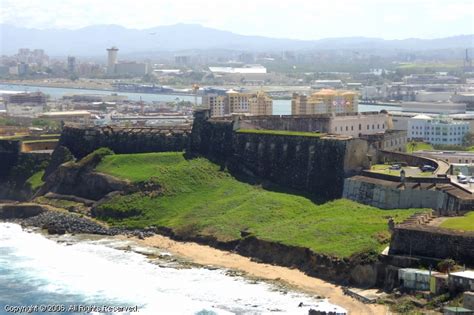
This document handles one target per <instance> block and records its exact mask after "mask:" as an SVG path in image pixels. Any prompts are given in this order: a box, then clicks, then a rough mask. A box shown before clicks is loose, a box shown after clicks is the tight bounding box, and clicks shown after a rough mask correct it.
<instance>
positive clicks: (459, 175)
mask: <svg viewBox="0 0 474 315" xmlns="http://www.w3.org/2000/svg"><path fill="white" fill-rule="evenodd" d="M461 179H467V177H466V176H464V175H463V174H461V173H460V174H458V180H461Z"/></svg>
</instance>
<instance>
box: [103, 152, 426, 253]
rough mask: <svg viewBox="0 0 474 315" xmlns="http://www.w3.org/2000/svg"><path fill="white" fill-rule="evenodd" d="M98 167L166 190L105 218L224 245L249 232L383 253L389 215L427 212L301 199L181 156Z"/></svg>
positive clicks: (106, 207) (120, 160) (126, 158)
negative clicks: (243, 232) (223, 243)
mask: <svg viewBox="0 0 474 315" xmlns="http://www.w3.org/2000/svg"><path fill="white" fill-rule="evenodd" d="M97 170H98V171H100V172H103V173H107V174H110V175H113V176H116V177H119V178H123V179H128V180H130V181H132V182H135V183H139V182H143V181H153V182H154V183H157V184H159V185H160V186H161V187H162V194H161V195H160V196H156V195H153V194H147V193H134V194H131V195H126V196H117V197H114V198H113V199H112V200H110V201H109V202H107V203H105V204H102V205H101V206H100V207H99V208H98V213H99V216H100V217H101V218H102V219H104V220H106V221H108V222H109V223H110V224H112V225H117V226H124V227H147V226H165V227H169V228H172V229H173V230H174V231H175V232H177V233H181V234H186V235H190V236H196V235H207V236H214V237H216V238H217V239H218V240H220V241H231V240H237V239H240V238H241V231H245V232H248V233H251V234H252V235H255V236H256V237H258V238H260V239H265V240H271V241H276V242H280V243H284V244H287V245H296V246H304V247H308V248H310V249H312V250H313V251H315V252H319V253H325V254H330V255H335V256H340V257H348V256H350V255H352V254H354V253H357V252H363V251H369V250H377V251H380V250H382V249H383V248H384V247H385V246H386V245H387V244H386V243H387V241H388V239H389V233H388V231H387V220H388V218H389V217H393V218H394V219H395V221H397V222H398V221H401V220H404V219H405V218H407V217H409V216H410V215H412V214H413V213H415V212H420V211H422V210H420V209H410V210H380V209H377V208H374V207H370V206H365V205H361V204H358V203H356V202H352V201H349V200H345V199H340V200H335V201H330V202H327V203H324V204H321V205H317V204H315V203H313V202H312V201H311V200H309V199H307V198H305V197H302V196H297V195H292V194H286V193H280V192H273V191H268V190H265V189H263V188H261V187H259V186H252V185H249V184H246V183H242V182H239V181H237V180H236V179H235V178H233V177H232V176H231V175H230V174H229V173H227V172H225V171H220V170H219V166H218V165H216V164H213V163H211V162H210V161H208V160H206V159H203V158H196V159H192V160H186V159H185V158H184V156H183V154H182V153H169V152H167V153H145V154H124V155H108V156H105V157H104V158H103V160H102V161H101V162H100V164H99V165H98V166H97ZM117 217H122V219H117Z"/></svg>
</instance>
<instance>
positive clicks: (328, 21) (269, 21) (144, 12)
mask: <svg viewBox="0 0 474 315" xmlns="http://www.w3.org/2000/svg"><path fill="white" fill-rule="evenodd" d="M0 1H1V6H0V22H1V23H6V24H13V25H17V26H26V27H32V28H70V29H71V28H80V27H85V26H88V25H97V24H119V25H123V26H125V27H129V28H140V29H143V28H149V27H154V26H158V25H170V24H176V23H197V24H202V25H204V26H208V27H213V28H218V29H223V30H228V31H233V32H236V33H241V34H246V35H263V36H272V37H289V38H300V39H316V38H323V37H342V36H368V37H383V38H407V37H426V36H449V35H456V34H460V33H464V34H466V33H474V29H473V28H474V26H473V21H474V2H473V1H472V0H450V1H449V2H448V1H446V0H384V1H380V0H331V1H308V0H291V1H290V0H287V1H282V0H234V1H228V0H200V1H195V0H193V1H191V0H159V1H156V0H0Z"/></svg>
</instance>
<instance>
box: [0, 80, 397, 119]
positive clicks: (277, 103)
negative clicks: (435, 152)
mask: <svg viewBox="0 0 474 315" xmlns="http://www.w3.org/2000/svg"><path fill="white" fill-rule="evenodd" d="M2 91H23V92H24V91H28V92H36V91H41V92H43V93H45V94H48V95H50V97H52V98H55V99H59V98H61V97H63V96H64V95H66V94H105V95H109V94H111V93H117V94H119V95H125V96H127V97H128V99H130V100H134V101H139V100H140V99H141V100H143V101H144V102H153V101H157V102H171V101H175V100H176V99H177V98H178V99H179V100H182V101H190V102H194V96H190V95H173V94H149V93H124V92H114V91H100V90H85V89H68V88H53V87H41V86H24V85H15V84H0V94H1V93H2ZM197 102H198V104H200V103H201V98H200V97H198V98H197ZM0 109H1V108H0ZM382 109H386V110H389V111H390V110H394V111H399V110H400V107H394V106H386V105H365V104H359V111H360V112H371V111H381V110H382ZM290 114H291V100H274V101H273V115H290Z"/></svg>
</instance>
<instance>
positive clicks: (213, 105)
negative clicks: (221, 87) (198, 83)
mask: <svg viewBox="0 0 474 315" xmlns="http://www.w3.org/2000/svg"><path fill="white" fill-rule="evenodd" d="M225 103H226V96H225V95H218V94H207V95H204V96H203V97H202V104H203V105H204V106H206V107H207V108H209V109H210V110H211V117H222V116H224V115H225Z"/></svg>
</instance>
